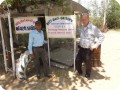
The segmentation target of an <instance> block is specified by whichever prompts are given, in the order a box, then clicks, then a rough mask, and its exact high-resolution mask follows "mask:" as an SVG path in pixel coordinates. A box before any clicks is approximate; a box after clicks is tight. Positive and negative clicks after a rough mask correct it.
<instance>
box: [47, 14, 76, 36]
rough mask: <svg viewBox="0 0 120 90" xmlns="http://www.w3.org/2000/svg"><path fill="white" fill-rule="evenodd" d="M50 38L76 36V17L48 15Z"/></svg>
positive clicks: (48, 34)
mask: <svg viewBox="0 0 120 90" xmlns="http://www.w3.org/2000/svg"><path fill="white" fill-rule="evenodd" d="M46 30H47V37H48V38H75V35H76V18H75V16H74V15H69V16H46Z"/></svg>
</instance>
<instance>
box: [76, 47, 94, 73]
mask: <svg viewBox="0 0 120 90" xmlns="http://www.w3.org/2000/svg"><path fill="white" fill-rule="evenodd" d="M91 56H92V51H91V50H90V49H85V48H82V47H79V51H78V54H77V57H76V60H75V68H76V70H77V71H78V72H79V73H81V72H82V63H83V62H84V63H85V66H86V74H90V73H91V67H92V61H91Z"/></svg>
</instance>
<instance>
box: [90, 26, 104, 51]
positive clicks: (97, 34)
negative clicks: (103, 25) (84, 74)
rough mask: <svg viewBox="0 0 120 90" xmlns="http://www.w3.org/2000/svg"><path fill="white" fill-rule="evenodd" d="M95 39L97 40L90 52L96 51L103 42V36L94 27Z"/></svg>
mask: <svg viewBox="0 0 120 90" xmlns="http://www.w3.org/2000/svg"><path fill="white" fill-rule="evenodd" d="M94 32H95V37H96V38H97V39H98V40H97V41H96V43H95V44H94V45H92V47H91V50H93V49H97V48H98V47H99V45H100V44H101V43H102V42H103V40H104V34H103V33H102V32H101V31H100V29H98V28H97V27H94Z"/></svg>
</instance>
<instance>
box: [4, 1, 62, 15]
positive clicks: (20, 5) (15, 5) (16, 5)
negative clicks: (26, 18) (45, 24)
mask: <svg viewBox="0 0 120 90" xmlns="http://www.w3.org/2000/svg"><path fill="white" fill-rule="evenodd" d="M6 2H7V4H8V5H9V6H10V9H17V11H18V13H24V12H26V11H25V9H26V7H27V6H29V5H34V6H35V8H37V5H38V4H40V3H46V4H47V3H54V4H57V5H63V0H6ZM6 2H5V1H4V2H3V3H2V6H3V7H6Z"/></svg>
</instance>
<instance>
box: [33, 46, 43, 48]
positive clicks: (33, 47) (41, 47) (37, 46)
mask: <svg viewBox="0 0 120 90" xmlns="http://www.w3.org/2000/svg"><path fill="white" fill-rule="evenodd" d="M33 48H43V46H33Z"/></svg>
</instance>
